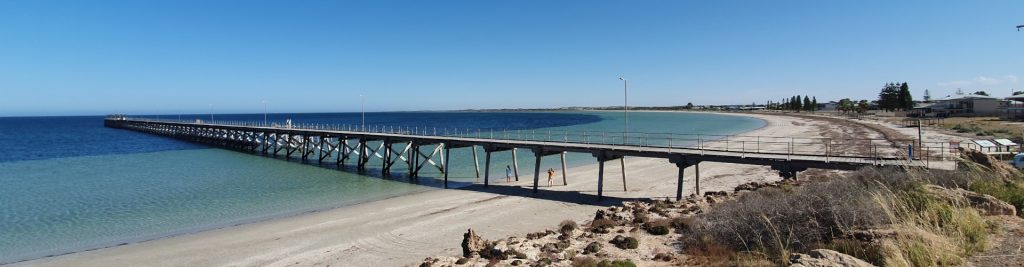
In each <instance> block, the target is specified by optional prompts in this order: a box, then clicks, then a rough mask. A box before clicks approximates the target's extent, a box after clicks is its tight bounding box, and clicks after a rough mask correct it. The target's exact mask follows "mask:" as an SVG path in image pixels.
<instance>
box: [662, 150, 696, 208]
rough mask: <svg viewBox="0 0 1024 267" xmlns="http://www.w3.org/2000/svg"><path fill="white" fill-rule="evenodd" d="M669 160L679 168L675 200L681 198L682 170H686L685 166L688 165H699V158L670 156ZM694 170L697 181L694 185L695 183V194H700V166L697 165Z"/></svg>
mask: <svg viewBox="0 0 1024 267" xmlns="http://www.w3.org/2000/svg"><path fill="white" fill-rule="evenodd" d="M669 162H671V163H673V164H675V165H676V167H678V168H679V178H678V179H677V180H676V201H679V200H682V199H683V176H684V172H685V171H686V168H688V167H690V166H699V165H698V164H700V160H699V159H695V158H692V157H686V156H678V157H673V158H670V159H669ZM696 171H697V173H696V174H697V181H698V182H696V183H695V184H694V185H696V189H695V191H696V194H697V195H700V185H699V183H700V182H699V180H700V167H697V170H696Z"/></svg>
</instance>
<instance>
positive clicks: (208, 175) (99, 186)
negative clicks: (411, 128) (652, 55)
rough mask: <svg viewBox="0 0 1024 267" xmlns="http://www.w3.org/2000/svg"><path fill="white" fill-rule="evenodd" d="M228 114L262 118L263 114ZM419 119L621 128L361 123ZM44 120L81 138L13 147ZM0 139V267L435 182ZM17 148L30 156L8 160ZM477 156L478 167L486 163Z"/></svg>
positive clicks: (585, 117)
mask: <svg viewBox="0 0 1024 267" xmlns="http://www.w3.org/2000/svg"><path fill="white" fill-rule="evenodd" d="M563 114H570V115H571V116H565V115H563ZM237 116H238V117H239V118H241V119H247V118H248V119H253V117H259V118H260V119H262V115H261V114H260V115H237ZM247 116H248V117H247ZM295 116H297V117H301V115H295ZM332 116H334V117H332ZM354 116H355V114H337V115H330V114H328V115H323V116H318V117H317V118H316V119H315V120H313V119H310V120H313V121H316V120H327V121H328V122H334V121H331V120H335V119H337V120H339V121H341V123H345V122H352V121H351V119H352V118H354ZM423 116H429V117H430V118H434V119H437V118H441V119H442V121H443V119H445V118H448V119H450V120H452V121H453V122H452V123H453V124H455V125H459V126H461V127H463V128H465V127H468V126H467V125H491V127H493V126H494V125H497V126H510V127H508V128H513V129H531V130H537V131H547V130H553V131H560V130H570V131H577V130H591V131H621V129H622V127H623V126H622V115H621V113H615V112H607V113H605V112H593V113H591V112H585V113H529V114H525V115H524V114H521V113H472V114H468V115H467V114H466V113H429V114H426V115H425V114H424V113H397V114H390V115H389V116H387V117H386V118H387V120H383V119H382V120H381V121H374V114H368V116H367V120H368V123H370V122H376V123H382V124H383V123H385V122H386V123H392V124H399V125H401V124H403V123H405V125H414V124H412V123H415V122H421V121H422V120H423V119H422V118H423ZM446 116H448V117H446ZM381 117H384V116H383V115H382V116H381ZM629 119H630V127H631V129H632V130H633V131H637V132H673V133H701V134H735V133H741V132H745V131H749V130H752V129H756V128H758V127H761V126H763V125H764V122H763V121H760V120H757V119H752V118H746V117H739V116H725V115H713V114H702V113H641V112H635V113H631V114H630V116H629ZM50 120H53V119H52V118H51V119H50ZM346 120H348V121H346ZM548 120H552V121H558V123H551V122H550V121H548ZM81 121H84V122H81ZM79 122H81V124H80V125H79V124H76V123H79ZM48 123H59V125H69V124H70V125H78V126H74V127H71V126H67V128H68V129H61V130H63V131H80V132H83V133H89V134H87V135H86V134H82V135H81V136H75V135H74V134H68V136H67V137H66V139H71V141H69V142H67V143H61V141H55V142H54V141H52V142H49V143H46V142H39V143H34V145H36V146H46V144H51V145H53V146H54V147H57V148H58V149H59V148H60V147H67V149H68V150H73V151H71V152H68V151H64V152H60V153H54V152H45V153H44V152H33V151H37V150H36V149H32V148H28V147H22V146H20V145H19V144H21V142H17V139H16V138H12V136H31V135H32V132H33V131H44V130H46V129H53V128H54V127H56V126H47V124H48ZM94 123H95V124H94ZM531 126H534V127H531ZM97 127H99V128H97ZM97 135H99V136H104V137H110V138H113V139H114V140H115V141H114V142H111V143H103V142H109V140H107V138H104V139H98V138H97V139H93V138H95V136H97ZM104 140H107V141H104ZM118 140H122V141H118ZM65 141H67V140H65ZM76 143H87V144H85V146H87V147H89V148H80V147H75V148H71V147H70V146H73V145H74V144H76ZM0 145H7V146H17V147H15V149H13V151H15V153H13V154H15V155H11V153H8V155H6V156H5V157H4V158H3V159H2V160H0V263H5V262H8V263H9V262H14V261H20V260H26V259H32V258H38V257H43V256H47V255H55V254H62V253H69V252H74V251H80V250H85V249H92V248H98V247H105V246H111V245H117V244H121V243H126V242H134V241H140V240H147V239H152V238H159V237H164V236H168V235H174V234H182V233H189V232H195V231H200V230H204V229H211V228H216V227H222V226H229V225H233V224H238V223H245V222H251V221H255V220H262V219H267V218H273V217H280V216H287V215H291V214H296V213H301V212H306V211H311V210H319V209H326V208H331V207H338V206H344V205H351V204H355V203H360V202H365V201H373V200H377V199H383V198H388V197H394V196H401V195H407V194H412V193H416V192H423V191H427V190H437V189H438V187H439V182H438V181H437V180H434V179H431V177H439V176H440V172H438V171H437V170H436V169H425V170H426V171H425V172H423V173H422V174H421V176H423V178H421V179H419V180H418V181H416V182H410V181H409V179H407V178H404V169H403V168H396V169H395V170H393V172H394V174H393V175H392V177H379V175H375V173H376V172H375V169H374V168H376V166H379V161H375V162H371V166H370V168H371V169H370V171H369V172H368V173H370V174H371V175H370V176H365V175H359V174H356V173H354V172H350V171H351V167H347V168H346V169H347V170H348V171H339V170H337V169H333V167H331V166H327V167H317V166H312V165H307V164H297V163H295V162H287V161H284V160H281V159H273V158H268V157H263V156H258V155H251V154H246V153H240V152H234V151H228V150H222V149H216V148H206V147H203V146H198V145H194V144H188V143H184V142H181V141H177V140H172V139H167V138H163V137H157V136H150V135H145V134H139V133H134V132H128V131H123V130H115V129H104V128H102V121H101V120H98V118H81V119H67V118H63V119H59V120H58V122H54V121H48V120H47V119H35V120H34V119H32V118H22V119H20V120H17V121H15V122H11V119H7V120H6V121H5V120H4V119H2V118H0ZM124 146H128V147H124ZM72 152H73V153H72ZM521 152H522V153H520V155H519V157H520V170H521V171H522V172H523V173H529V172H532V169H533V166H532V164H533V160H532V157H533V155H531V154H530V153H529V152H528V151H521ZM17 153H23V154H24V156H23V158H30V159H32V160H17V159H18V158H19V157H17V155H16V154H17ZM47 153H51V154H47ZM470 155H471V153H470V151H469V149H456V150H453V153H452V156H451V162H450V164H451V165H450V168H451V175H450V178H451V179H452V180H454V181H457V183H456V185H467V184H470V183H471V182H473V181H474V180H475V174H474V169H473V162H472V157H471V156H470ZM482 155H483V153H481V158H480V164H483V163H484V162H483V157H482ZM568 158H569V165H571V166H579V165H584V164H592V163H594V161H593V157H591V156H590V155H581V154H570V155H569V157H568ZM492 162H493V163H492V164H493V165H492V166H493V170H492V178H495V179H499V178H500V179H503V177H504V166H505V165H506V164H510V163H511V156H510V153H508V152H504V153H495V154H494V155H493V157H492ZM542 164H543V166H542V167H543V168H545V169H546V168H549V167H551V168H559V167H560V166H557V165H558V161H557V157H551V158H550V159H548V160H545V162H543V163H542Z"/></svg>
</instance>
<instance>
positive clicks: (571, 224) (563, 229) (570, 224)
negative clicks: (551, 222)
mask: <svg viewBox="0 0 1024 267" xmlns="http://www.w3.org/2000/svg"><path fill="white" fill-rule="evenodd" d="M576 228H578V226H577V225H576V221H573V220H564V221H562V223H559V224H558V232H559V233H562V234H565V235H569V234H572V231H575V230H576Z"/></svg>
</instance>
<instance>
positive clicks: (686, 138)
mask: <svg viewBox="0 0 1024 267" xmlns="http://www.w3.org/2000/svg"><path fill="white" fill-rule="evenodd" d="M119 118H122V119H126V120H134V121H150V122H172V123H192V124H207V125H225V126H242V127H264V128H281V129H303V130H328V131H349V132H365V133H383V134H401V135H417V136H439V137H460V138H478V139H494V140H515V141H537V142H563V143H579V144H602V145H624V146H633V147H638V148H641V149H642V148H658V149H669V150H672V149H690V150H699V151H721V152H735V153H740V154H741V155H745V154H779V155H790V156H820V157H825V158H826V160H827V159H828V158H830V157H860V158H868V159H875V160H885V159H902V160H924V161H930V160H946V159H948V158H950V157H951V156H953V155H954V154H956V153H957V151H956V150H955V149H953V148H951V146H950V145H949V143H947V142H921V141H919V140H914V139H897V140H889V139H874V138H803V137H779V136H760V135H719V134H688V133H651V132H609V131H594V130H573V129H495V128H455V127H433V126H395V125H355V124H328V123H290V122H284V123H282V122H279V121H275V122H270V121H268V122H262V121H222V120H217V121H212V122H211V121H200V120H195V121H187V120H175V119H155V118H134V117H133V118H129V117H119Z"/></svg>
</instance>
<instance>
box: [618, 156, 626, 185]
mask: <svg viewBox="0 0 1024 267" xmlns="http://www.w3.org/2000/svg"><path fill="white" fill-rule="evenodd" d="M619 162H621V163H622V191H623V192H625V191H627V190H626V156H622V157H621V158H619Z"/></svg>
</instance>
